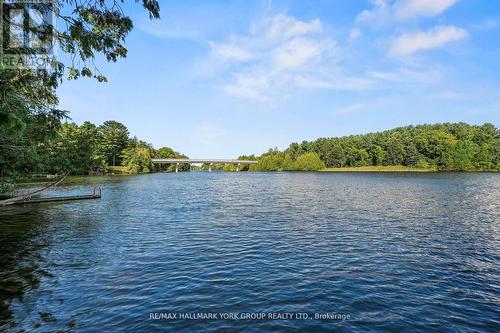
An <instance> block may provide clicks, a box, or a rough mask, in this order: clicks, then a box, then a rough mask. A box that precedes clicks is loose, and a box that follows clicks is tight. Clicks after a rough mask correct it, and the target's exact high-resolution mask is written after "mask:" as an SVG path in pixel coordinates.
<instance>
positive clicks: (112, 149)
mask: <svg viewBox="0 0 500 333" xmlns="http://www.w3.org/2000/svg"><path fill="white" fill-rule="evenodd" d="M35 124H37V126H39V124H40V123H39V122H35ZM53 126H54V127H53V128H50V131H51V135H50V136H48V137H47V136H46V135H44V133H42V135H41V137H40V138H38V139H36V141H35V144H33V143H32V142H29V141H30V140H34V138H32V137H31V134H30V133H24V131H22V130H21V131H19V130H13V131H12V135H18V139H19V140H24V141H26V145H27V146H26V147H30V149H25V146H23V147H22V148H23V149H15V147H14V148H13V149H2V150H0V166H1V168H0V176H1V182H0V183H1V184H2V188H0V190H1V192H8V190H10V189H12V186H13V185H14V182H15V181H16V180H17V179H19V178H22V177H29V176H31V175H36V174H66V173H69V174H72V175H87V174H89V173H91V174H92V173H93V174H101V173H111V172H117V171H120V172H122V173H128V174H137V173H147V172H153V171H158V170H159V168H160V167H159V166H155V165H153V163H152V162H151V159H152V158H187V156H185V155H183V154H181V153H179V152H176V151H174V150H173V149H171V148H169V147H162V148H159V149H155V148H154V147H153V146H152V145H151V144H150V143H147V142H145V141H142V140H138V139H137V138H136V137H131V136H130V133H129V130H128V129H127V127H126V126H125V125H124V124H122V123H120V122H117V121H114V120H110V121H106V122H104V123H103V124H101V125H100V126H97V125H95V124H93V123H91V122H89V121H86V122H84V123H83V124H82V125H77V124H75V123H54V124H53ZM43 128H44V127H41V130H43ZM33 134H36V132H34V133H33ZM25 136H26V137H25ZM17 144H20V142H18V143H17ZM188 167H189V166H188ZM168 168H170V169H171V168H173V166H167V170H168ZM181 169H183V170H184V169H186V166H182V167H181ZM1 192H0V193H1Z"/></svg>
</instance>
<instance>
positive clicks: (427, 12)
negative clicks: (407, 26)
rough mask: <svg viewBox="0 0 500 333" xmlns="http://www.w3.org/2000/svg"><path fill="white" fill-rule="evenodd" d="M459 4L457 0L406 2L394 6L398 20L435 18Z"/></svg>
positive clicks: (411, 0)
mask: <svg viewBox="0 0 500 333" xmlns="http://www.w3.org/2000/svg"><path fill="white" fill-rule="evenodd" d="M455 3H457V0H404V1H401V0H400V1H397V2H396V3H395V5H394V14H395V16H396V18H397V19H398V20H407V19H412V18H416V17H433V16H437V15H439V14H441V13H443V12H444V11H445V10H447V9H448V8H450V7H451V6H453V5H454V4H455Z"/></svg>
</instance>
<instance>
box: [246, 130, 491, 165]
mask: <svg viewBox="0 0 500 333" xmlns="http://www.w3.org/2000/svg"><path fill="white" fill-rule="evenodd" d="M305 153H315V154H317V156H319V158H320V159H321V161H323V162H324V163H325V165H326V166H327V167H337V168H339V167H363V166H396V165H401V166H406V167H417V168H433V169H435V168H436V167H437V168H438V169H439V170H443V171H469V170H500V163H499V161H500V132H499V130H498V129H496V128H495V126H494V125H492V124H484V125H480V126H476V125H468V124H465V123H455V124H451V123H446V124H435V125H419V126H406V127H400V128H395V129H392V130H389V131H384V132H379V133H369V134H364V135H351V136H345V137H340V138H320V139H318V140H315V141H311V142H308V141H303V142H302V143H292V144H291V145H290V146H289V147H288V148H287V149H286V150H285V151H283V152H280V151H278V150H277V149H274V150H270V151H268V152H267V153H265V154H263V155H262V156H261V157H260V159H259V162H258V163H257V164H256V165H252V166H251V167H250V170H255V171H276V170H298V168H296V164H295V163H296V162H297V161H298V159H299V157H300V156H302V155H303V154H305ZM311 163H312V161H311Z"/></svg>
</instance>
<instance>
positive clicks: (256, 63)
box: [58, 0, 500, 158]
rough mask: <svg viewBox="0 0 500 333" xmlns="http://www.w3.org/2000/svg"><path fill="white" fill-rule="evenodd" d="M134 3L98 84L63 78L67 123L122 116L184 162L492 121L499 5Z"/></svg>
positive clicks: (496, 110)
mask: <svg viewBox="0 0 500 333" xmlns="http://www.w3.org/2000/svg"><path fill="white" fill-rule="evenodd" d="M160 10H161V12H160V14H161V19H160V20H156V21H151V20H149V18H148V16H147V13H146V12H145V10H144V9H143V8H142V7H140V6H139V5H137V4H136V3H135V2H133V1H130V3H127V4H126V5H125V7H124V11H125V12H126V14H127V15H129V16H130V17H131V18H132V19H133V21H134V30H133V31H132V32H131V33H130V34H129V36H128V37H127V41H126V47H127V48H128V57H127V58H126V59H120V60H119V61H118V62H117V63H113V64H108V63H106V62H105V61H104V60H102V59H97V64H98V67H99V70H100V71H101V72H102V73H103V74H105V75H106V76H107V77H108V80H109V82H108V83H98V82H97V81H94V80H91V79H79V80H76V81H65V82H64V83H63V84H62V85H61V87H60V88H58V95H59V97H60V108H62V109H65V110H68V111H70V112H71V114H70V116H71V118H72V121H74V122H76V123H79V124H80V123H82V122H84V121H85V120H90V121H92V122H94V123H96V124H101V123H102V122H104V121H106V120H117V121H120V122H122V123H124V124H125V125H126V126H127V127H128V128H129V130H130V133H131V135H135V136H137V138H139V139H141V140H144V141H147V142H150V143H152V144H153V146H154V147H156V148H159V147H162V146H168V147H171V148H173V149H174V150H176V151H180V152H182V153H184V154H186V155H187V156H189V157H191V158H234V157H237V156H239V155H241V154H252V153H255V154H261V153H263V152H265V151H266V150H268V149H269V148H273V147H278V148H280V149H283V148H286V147H287V146H288V145H289V144H290V143H292V142H300V141H302V140H314V139H316V138H320V137H336V136H343V135H350V134H362V133H367V132H375V131H381V130H386V129H391V128H394V127H398V126H405V125H416V124H424V123H436V122H458V121H464V122H468V123H472V124H482V123H484V122H490V123H493V124H495V125H496V126H499V125H500V75H499V73H500V1H497V0H393V1H391V0H351V1H344V0H310V1H302V0H297V1H292V0H288V1H286V0H283V1H270V0H266V1H259V0H254V1H250V0H240V1H230V0H220V1H210V0H199V1H193V0H185V1H176V0H173V1H169V0H160Z"/></svg>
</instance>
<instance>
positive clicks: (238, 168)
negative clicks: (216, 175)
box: [236, 163, 241, 172]
mask: <svg viewBox="0 0 500 333" xmlns="http://www.w3.org/2000/svg"><path fill="white" fill-rule="evenodd" d="M240 165H241V163H238V165H237V166H236V172H238V171H240Z"/></svg>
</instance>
